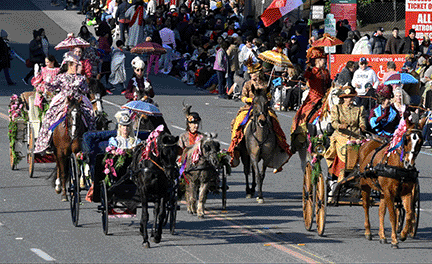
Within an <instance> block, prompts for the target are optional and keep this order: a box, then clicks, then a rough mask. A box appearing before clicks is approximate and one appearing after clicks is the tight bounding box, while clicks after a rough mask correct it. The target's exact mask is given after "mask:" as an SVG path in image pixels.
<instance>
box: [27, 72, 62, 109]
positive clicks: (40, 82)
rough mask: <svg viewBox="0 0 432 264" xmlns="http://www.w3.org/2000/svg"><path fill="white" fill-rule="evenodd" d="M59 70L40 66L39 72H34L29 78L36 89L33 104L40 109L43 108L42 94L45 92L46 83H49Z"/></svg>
mask: <svg viewBox="0 0 432 264" xmlns="http://www.w3.org/2000/svg"><path fill="white" fill-rule="evenodd" d="M59 70H60V68H48V67H42V70H41V72H40V73H39V74H36V75H35V76H34V77H33V78H32V80H31V84H32V85H33V86H34V88H35V90H36V98H35V106H37V107H39V108H40V109H43V107H42V99H43V97H44V96H43V94H45V93H46V92H47V89H46V84H47V83H51V82H52V81H53V80H54V78H55V76H56V75H57V73H58V72H59Z"/></svg>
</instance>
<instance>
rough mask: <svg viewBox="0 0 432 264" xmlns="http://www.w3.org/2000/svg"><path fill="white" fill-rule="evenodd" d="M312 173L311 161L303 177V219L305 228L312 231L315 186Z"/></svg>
mask: <svg viewBox="0 0 432 264" xmlns="http://www.w3.org/2000/svg"><path fill="white" fill-rule="evenodd" d="M311 174H312V166H311V164H310V163H308V164H307V165H306V168H305V174H304V177H303V195H302V202H303V219H304V223H305V228H306V230H307V231H310V230H311V228H312V222H313V212H314V203H313V189H314V188H313V186H312V182H311Z"/></svg>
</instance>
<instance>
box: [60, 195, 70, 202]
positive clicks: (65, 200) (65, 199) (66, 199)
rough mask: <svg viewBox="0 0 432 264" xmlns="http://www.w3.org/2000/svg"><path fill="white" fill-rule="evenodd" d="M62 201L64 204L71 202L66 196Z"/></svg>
mask: <svg viewBox="0 0 432 264" xmlns="http://www.w3.org/2000/svg"><path fill="white" fill-rule="evenodd" d="M61 201H62V202H67V201H69V200H68V198H67V197H66V196H64V197H63V198H62V199H61Z"/></svg>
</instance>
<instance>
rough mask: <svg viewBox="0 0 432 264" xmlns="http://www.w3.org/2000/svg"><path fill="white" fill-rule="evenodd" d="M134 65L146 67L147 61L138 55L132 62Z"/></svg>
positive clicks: (138, 67) (140, 67)
mask: <svg viewBox="0 0 432 264" xmlns="http://www.w3.org/2000/svg"><path fill="white" fill-rule="evenodd" d="M131 64H132V67H134V68H135V69H144V68H145V62H144V61H143V60H142V59H141V58H140V57H138V56H136V57H135V58H134V59H133V60H132V62H131Z"/></svg>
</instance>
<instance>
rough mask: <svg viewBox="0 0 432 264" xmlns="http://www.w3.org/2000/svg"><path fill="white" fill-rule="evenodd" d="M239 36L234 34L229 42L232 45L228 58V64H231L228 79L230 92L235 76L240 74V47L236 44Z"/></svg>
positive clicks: (229, 38) (229, 48) (228, 50)
mask: <svg viewBox="0 0 432 264" xmlns="http://www.w3.org/2000/svg"><path fill="white" fill-rule="evenodd" d="M237 36H238V35H237V34H236V33H235V34H233V35H232V36H229V37H228V39H227V41H228V43H229V44H230V45H229V47H228V49H227V56H228V64H229V66H230V67H229V71H228V79H227V87H228V90H230V89H231V88H232V86H233V84H234V76H235V75H236V74H237V73H238V70H239V59H238V54H239V50H238V46H237V44H236V38H237Z"/></svg>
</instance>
